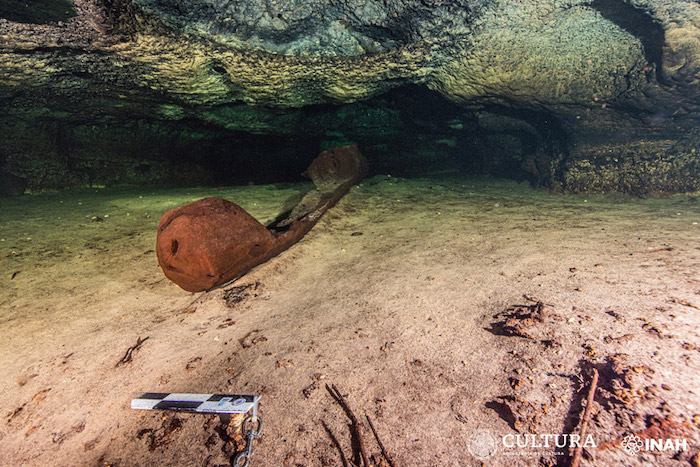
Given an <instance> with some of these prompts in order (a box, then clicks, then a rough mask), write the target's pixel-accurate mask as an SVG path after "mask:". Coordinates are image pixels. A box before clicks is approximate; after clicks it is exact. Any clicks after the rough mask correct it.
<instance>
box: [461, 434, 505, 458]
mask: <svg viewBox="0 0 700 467" xmlns="http://www.w3.org/2000/svg"><path fill="white" fill-rule="evenodd" d="M467 443H468V444H467V449H468V450H469V453H470V454H471V455H472V456H474V459H476V460H479V461H485V460H486V459H488V458H490V457H492V456H493V455H494V454H496V451H497V450H498V438H496V437H495V436H494V435H493V433H491V432H490V431H488V430H479V431H477V432H476V433H472V435H471V436H470V437H469V439H468V440H467Z"/></svg>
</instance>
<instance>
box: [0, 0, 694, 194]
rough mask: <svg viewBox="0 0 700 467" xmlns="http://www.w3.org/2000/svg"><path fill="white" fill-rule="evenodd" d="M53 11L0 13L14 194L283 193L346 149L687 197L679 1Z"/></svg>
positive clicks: (306, 3) (688, 31)
mask: <svg viewBox="0 0 700 467" xmlns="http://www.w3.org/2000/svg"><path fill="white" fill-rule="evenodd" d="M65 1H66V0H60V1H59V0H42V8H37V9H35V10H32V11H34V14H29V15H27V11H26V8H24V7H23V5H24V3H22V2H17V1H14V0H3V8H0V13H1V14H0V105H2V108H3V111H4V112H3V113H2V115H0V130H1V131H2V134H3V136H4V137H3V138H2V140H0V172H3V171H4V172H9V173H13V174H15V175H20V176H22V177H25V178H27V179H28V181H29V185H30V187H31V188H32V189H42V188H59V187H66V186H75V185H81V184H91V183H92V184H118V183H157V184H178V183H184V184H188V183H189V184H200V183H228V182H235V181H239V180H245V179H249V178H251V177H253V178H254V177H256V176H257V177H259V178H264V177H268V179H269V180H271V181H274V180H283V179H294V178H295V177H297V174H298V173H299V170H298V169H299V168H300V167H303V166H304V164H305V163H306V162H308V161H309V160H310V159H312V158H313V156H314V155H315V154H316V153H317V151H318V150H320V149H322V148H323V147H325V146H327V145H328V144H332V143H333V142H348V141H356V142H358V143H359V145H360V147H362V148H363V150H364V151H365V152H366V153H367V155H368V157H370V159H371V162H372V164H373V167H375V170H376V171H377V172H394V173H405V174H407V175H411V174H412V173H416V174H423V173H438V172H444V171H449V170H461V171H466V172H470V173H485V174H491V175H497V176H507V177H510V178H515V179H521V180H529V181H531V182H532V183H534V184H538V185H541V186H546V187H550V188H552V189H556V190H564V191H574V192H586V191H622V192H627V193H634V194H638V195H652V194H663V193H673V192H679V191H695V190H698V189H700V182H699V181H698V180H699V179H700V174H699V173H698V163H697V160H698V156H697V149H698V144H699V140H698V136H697V131H695V128H696V127H697V123H698V118H699V116H700V5H698V4H697V2H693V1H690V0H566V1H564V0H532V1H529V2H512V1H507V0H496V1H488V2H487V1H476V0H458V1H446V0H429V1H426V0H386V1H359V0H358V1H355V0H346V1H342V2H336V1H331V2H325V1H324V2H321V1H319V0H297V1H294V2H282V1H276V0H266V1H262V0H244V1H233V0H221V1H217V2H215V3H212V2H210V1H205V0H193V1H190V2H184V3H183V2H178V1H175V0H73V1H72V2H71V5H70V6H71V7H72V9H67V8H66V4H65ZM23 8H24V9H23ZM21 11H24V16H17V12H21ZM61 11H62V12H63V13H61V15H58V16H55V15H57V14H58V13H60V12H61ZM52 15H54V16H52ZM221 174H225V175H221ZM235 174H237V175H235ZM256 174H257V175H256ZM251 180H252V179H251ZM252 181H255V180H252Z"/></svg>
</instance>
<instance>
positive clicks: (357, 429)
mask: <svg viewBox="0 0 700 467" xmlns="http://www.w3.org/2000/svg"><path fill="white" fill-rule="evenodd" d="M326 390H327V391H328V392H329V393H330V395H331V397H333V399H335V401H336V402H337V403H338V404H339V405H340V406H341V407H342V408H343V410H344V411H345V414H346V415H347V416H348V418H349V419H350V423H351V427H350V429H351V430H352V433H353V435H354V436H355V439H356V440H357V444H358V446H359V448H360V454H361V455H362V462H364V465H365V467H369V461H368V460H367V452H366V451H365V443H364V441H363V439H362V423H360V421H359V420H358V419H357V417H356V416H355V413H354V412H353V411H352V409H351V408H350V406H349V405H348V403H347V401H346V400H345V398H344V397H343V395H342V394H341V393H340V391H339V390H338V388H337V387H335V384H332V385H331V386H328V385H327V384H326Z"/></svg>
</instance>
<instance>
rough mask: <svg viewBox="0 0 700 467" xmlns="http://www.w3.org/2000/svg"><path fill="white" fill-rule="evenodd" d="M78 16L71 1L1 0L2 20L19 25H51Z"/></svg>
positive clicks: (0, 12)
mask: <svg viewBox="0 0 700 467" xmlns="http://www.w3.org/2000/svg"><path fill="white" fill-rule="evenodd" d="M76 14H77V12H76V11H75V8H74V7H73V4H72V3H71V2H70V1H69V0H0V18H5V19H8V20H10V21H16V22H18V23H33V24H49V23H55V22H58V21H66V20H67V19H69V18H71V17H73V16H75V15H76Z"/></svg>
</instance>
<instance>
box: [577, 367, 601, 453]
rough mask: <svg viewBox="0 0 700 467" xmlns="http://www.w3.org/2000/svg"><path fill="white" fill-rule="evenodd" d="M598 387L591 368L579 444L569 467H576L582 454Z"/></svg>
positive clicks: (596, 374) (594, 372) (596, 372)
mask: <svg viewBox="0 0 700 467" xmlns="http://www.w3.org/2000/svg"><path fill="white" fill-rule="evenodd" d="M597 387H598V370H596V369H595V368H593V379H592V380H591V386H590V388H589V389H588V398H587V399H586V410H585V411H584V412H583V418H582V419H581V429H580V430H579V436H580V438H579V439H580V443H579V444H578V446H576V450H574V457H573V458H572V459H571V467H578V465H579V463H580V462H581V454H583V447H582V445H583V444H585V443H584V438H585V437H586V429H587V428H588V422H590V420H591V412H592V409H593V399H594V398H595V390H596V388H597Z"/></svg>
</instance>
